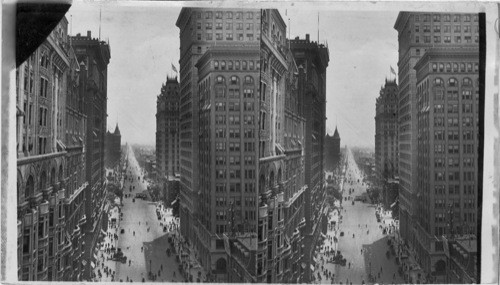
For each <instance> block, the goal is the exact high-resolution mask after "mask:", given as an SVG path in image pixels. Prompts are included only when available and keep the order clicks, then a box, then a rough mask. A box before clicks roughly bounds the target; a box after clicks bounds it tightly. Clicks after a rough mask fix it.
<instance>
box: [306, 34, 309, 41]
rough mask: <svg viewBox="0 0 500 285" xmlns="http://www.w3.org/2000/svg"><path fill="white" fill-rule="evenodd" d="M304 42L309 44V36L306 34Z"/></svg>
mask: <svg viewBox="0 0 500 285" xmlns="http://www.w3.org/2000/svg"><path fill="white" fill-rule="evenodd" d="M306 41H307V42H309V34H306Z"/></svg>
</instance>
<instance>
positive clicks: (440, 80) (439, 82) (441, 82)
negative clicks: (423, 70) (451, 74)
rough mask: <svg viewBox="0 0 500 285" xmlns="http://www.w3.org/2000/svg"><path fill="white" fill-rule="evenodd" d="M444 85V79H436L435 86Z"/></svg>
mask: <svg viewBox="0 0 500 285" xmlns="http://www.w3.org/2000/svg"><path fill="white" fill-rule="evenodd" d="M442 85H443V79H441V78H436V79H434V86H442Z"/></svg>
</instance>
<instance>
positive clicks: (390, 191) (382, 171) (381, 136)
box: [375, 79, 398, 207]
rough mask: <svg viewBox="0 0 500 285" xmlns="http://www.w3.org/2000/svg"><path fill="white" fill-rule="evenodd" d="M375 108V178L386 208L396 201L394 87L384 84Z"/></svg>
mask: <svg viewBox="0 0 500 285" xmlns="http://www.w3.org/2000/svg"><path fill="white" fill-rule="evenodd" d="M379 94H380V96H379V97H378V98H377V102H376V106H375V174H376V176H377V180H378V184H379V187H381V190H382V197H383V199H382V200H383V202H384V204H385V206H386V207H390V205H392V204H393V203H394V202H395V201H396V198H397V195H398V191H397V187H398V185H397V180H396V179H397V178H398V85H397V83H396V79H394V80H387V79H386V80H385V85H384V86H383V87H382V88H381V89H380V93H379Z"/></svg>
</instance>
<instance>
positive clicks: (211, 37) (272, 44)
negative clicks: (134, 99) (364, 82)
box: [177, 8, 328, 283]
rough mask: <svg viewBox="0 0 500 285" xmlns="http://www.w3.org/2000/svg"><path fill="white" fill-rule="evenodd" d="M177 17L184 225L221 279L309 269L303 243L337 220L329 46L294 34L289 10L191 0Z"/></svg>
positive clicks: (271, 278)
mask: <svg viewBox="0 0 500 285" xmlns="http://www.w3.org/2000/svg"><path fill="white" fill-rule="evenodd" d="M177 26H179V27H180V29H181V60H180V63H181V77H180V78H181V82H180V85H181V94H180V97H181V99H180V100H181V105H180V109H181V112H180V116H181V122H180V124H181V166H180V167H181V196H180V197H181V199H180V200H181V210H180V215H181V227H183V229H181V232H182V234H183V235H184V236H185V237H186V238H187V239H188V240H189V241H190V242H191V243H192V244H193V245H194V246H195V249H196V251H197V252H198V256H200V258H201V263H202V264H203V266H204V267H205V268H206V269H207V271H208V272H211V279H212V280H214V281H229V282H261V283H262V282H273V283H275V282H304V281H306V278H308V277H307V276H306V275H305V274H306V273H307V271H309V274H310V266H309V264H310V259H311V258H312V257H311V254H312V250H313V248H314V246H313V245H310V246H309V251H310V254H309V257H308V258H303V257H302V255H304V253H305V251H304V249H303V246H304V245H305V244H306V243H307V241H308V240H307V239H309V241H310V242H312V243H314V242H315V241H317V240H318V237H319V234H320V232H321V229H323V228H324V229H325V230H326V220H325V219H324V205H323V202H324V200H325V199H324V198H325V197H324V188H323V187H324V186H323V183H322V182H324V175H323V168H324V167H323V155H322V154H323V140H324V136H325V86H326V85H325V71H326V66H327V64H328V51H327V48H326V47H324V46H323V45H318V44H317V43H314V42H310V41H309V39H308V36H307V38H306V40H298V39H297V40H295V41H287V39H286V24H285V22H284V21H283V19H282V18H281V15H280V14H279V12H278V10H256V9H244V10H242V9H195V8H184V9H183V10H182V11H181V14H180V16H179V20H178V21H177ZM191 30H193V31H195V32H191ZM214 30H215V32H213V31H214ZM261 36H262V37H261ZM290 46H294V47H295V49H296V50H295V51H294V50H293V48H292V49H290ZM297 60H299V61H300V63H301V66H299V67H297V66H298V65H297V64H296V61H297ZM194 83H196V84H194ZM189 84H191V85H189ZM306 85H307V88H306ZM192 98H199V100H193V99H192ZM307 119H309V121H307ZM306 124H309V127H310V130H309V131H307V130H306ZM183 125H184V126H186V127H185V128H184V129H183V127H182V126H183ZM187 126H189V128H188V127H187ZM183 133H185V135H184V136H183ZM307 136H309V137H310V139H309V141H307V139H306V137H307ZM183 138H184V140H183ZM183 142H185V146H184V147H185V148H186V151H185V152H184V153H183V151H184V148H183ZM188 142H189V144H188ZM188 145H189V146H190V147H191V146H192V148H193V149H194V150H198V151H194V152H193V153H192V155H191V154H189V152H190V151H191V150H190V149H189V150H188V149H187V148H188V147H187V146H188ZM194 153H196V154H194ZM308 155H309V157H310V159H308V162H306V159H307V157H308ZM195 156H197V157H195ZM194 169H196V170H194ZM304 170H305V171H304ZM191 171H193V172H191ZM194 171H195V172H196V173H197V174H194V173H195V172H194ZM307 177H308V179H309V180H310V185H311V187H310V188H308V187H307V186H306V180H307ZM194 185H196V186H194ZM307 199H309V202H310V203H309V205H308V203H307V201H306V200H307ZM314 203H319V204H318V205H317V206H316V205H311V204H314ZM306 213H310V214H309V216H308V217H309V218H306Z"/></svg>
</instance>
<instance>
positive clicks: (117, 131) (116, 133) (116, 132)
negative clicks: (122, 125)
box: [114, 123, 120, 135]
mask: <svg viewBox="0 0 500 285" xmlns="http://www.w3.org/2000/svg"><path fill="white" fill-rule="evenodd" d="M114 134H115V135H119V134H120V129H119V128H118V123H116V128H115V132H114Z"/></svg>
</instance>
